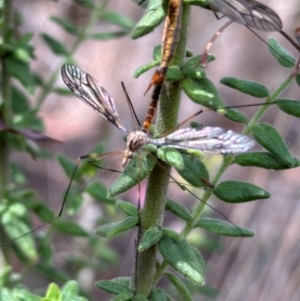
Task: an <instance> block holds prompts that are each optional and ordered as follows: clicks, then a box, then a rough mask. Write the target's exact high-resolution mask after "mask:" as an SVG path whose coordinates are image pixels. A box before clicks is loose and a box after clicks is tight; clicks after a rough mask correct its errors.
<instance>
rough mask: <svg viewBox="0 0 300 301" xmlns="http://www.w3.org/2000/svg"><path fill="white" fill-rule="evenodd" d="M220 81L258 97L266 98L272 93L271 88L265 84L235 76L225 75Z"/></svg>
mask: <svg viewBox="0 0 300 301" xmlns="http://www.w3.org/2000/svg"><path fill="white" fill-rule="evenodd" d="M220 82H221V83H222V84H223V85H225V86H228V87H230V88H233V89H236V90H238V91H240V92H242V93H244V94H248V95H251V96H254V97H257V98H264V97H268V96H269V95H270V94H269V90H268V89H267V88H266V87H265V86H263V85H261V84H259V83H256V82H253V81H250V80H242V79H237V78H234V77H223V78H222V79H221V80H220Z"/></svg>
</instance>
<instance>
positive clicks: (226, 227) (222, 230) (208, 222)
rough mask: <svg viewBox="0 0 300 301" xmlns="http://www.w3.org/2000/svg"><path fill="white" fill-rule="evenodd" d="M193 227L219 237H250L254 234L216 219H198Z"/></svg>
mask: <svg viewBox="0 0 300 301" xmlns="http://www.w3.org/2000/svg"><path fill="white" fill-rule="evenodd" d="M195 227H199V228H202V229H205V230H207V231H209V232H211V233H214V234H216V235H221V236H233V237H252V236H254V232H252V231H251V230H249V229H246V228H244V227H240V226H236V225H234V224H233V223H230V222H228V221H223V220H220V219H217V218H210V217H202V218H200V219H199V220H198V221H197V223H196V224H195Z"/></svg>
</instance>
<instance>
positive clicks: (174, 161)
mask: <svg viewBox="0 0 300 301" xmlns="http://www.w3.org/2000/svg"><path fill="white" fill-rule="evenodd" d="M157 157H158V158H159V159H161V160H162V161H164V162H166V163H167V164H169V165H171V166H174V167H175V168H176V169H179V170H181V169H183V168H184V163H183V160H182V157H181V154H180V153H179V151H178V150H176V149H174V148H171V147H160V148H159V149H158V150H157Z"/></svg>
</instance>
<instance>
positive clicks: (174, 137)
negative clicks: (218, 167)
mask: <svg viewBox="0 0 300 301" xmlns="http://www.w3.org/2000/svg"><path fill="white" fill-rule="evenodd" d="M150 143H153V144H156V145H157V146H163V145H165V146H169V147H174V148H178V149H195V150H200V151H203V152H209V153H222V154H229V153H242V152H246V151H247V150H249V149H250V148H252V147H253V146H254V141H253V140H252V139H251V138H249V137H247V136H245V135H242V134H238V133H236V132H234V131H231V130H229V131H226V130H224V129H222V128H219V127H205V128H203V129H200V130H198V129H194V128H184V129H180V130H177V131H175V132H174V133H172V134H170V135H168V136H166V137H164V138H159V139H153V140H152V141H150Z"/></svg>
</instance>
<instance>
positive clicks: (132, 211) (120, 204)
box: [116, 201, 139, 216]
mask: <svg viewBox="0 0 300 301" xmlns="http://www.w3.org/2000/svg"><path fill="white" fill-rule="evenodd" d="M116 207H117V208H118V209H120V210H121V211H122V212H123V213H125V214H126V215H128V216H138V214H139V211H138V209H137V207H136V206H134V205H132V204H131V203H129V202H124V201H117V203H116Z"/></svg>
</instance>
